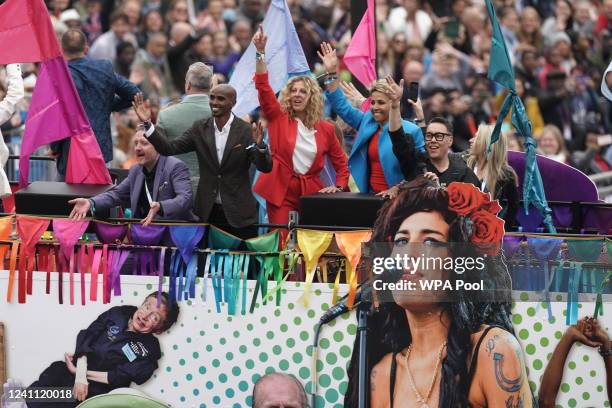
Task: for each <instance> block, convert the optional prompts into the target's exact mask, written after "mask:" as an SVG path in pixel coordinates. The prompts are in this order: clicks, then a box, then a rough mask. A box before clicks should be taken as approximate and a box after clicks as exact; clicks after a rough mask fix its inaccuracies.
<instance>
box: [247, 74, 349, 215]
mask: <svg viewBox="0 0 612 408" xmlns="http://www.w3.org/2000/svg"><path fill="white" fill-rule="evenodd" d="M254 81H255V88H257V92H258V96H259V104H260V106H261V109H262V110H263V113H264V116H265V117H266V119H267V120H268V141H269V144H270V150H271V153H272V171H271V172H269V173H261V174H260V175H259V178H258V179H257V183H255V187H254V188H253V191H255V192H256V193H257V194H259V195H260V196H262V197H263V198H264V199H265V200H266V201H268V202H270V203H271V204H273V205H275V206H277V207H279V206H280V205H281V204H282V203H283V200H284V198H285V196H286V195H287V188H288V186H289V182H290V181H291V177H293V176H297V177H299V178H300V184H301V186H302V195H308V194H313V193H316V192H317V191H319V190H320V189H322V188H323V183H322V182H321V177H320V173H321V170H323V167H324V166H325V156H326V155H327V156H329V158H330V160H331V163H332V165H333V166H334V169H335V170H336V185H337V186H339V187H342V188H344V189H346V187H347V185H348V180H349V170H348V160H347V158H346V154H344V151H343V150H342V147H341V146H340V143H339V142H338V139H337V138H336V134H335V132H334V125H332V124H331V123H329V122H326V121H323V120H320V121H318V122H317V123H316V125H315V129H316V131H317V133H316V135H315V139H316V142H317V155H316V156H315V159H314V161H313V163H312V165H311V166H310V169H309V170H308V172H307V173H306V174H304V175H300V174H297V173H295V171H294V170H293V150H294V149H295V142H296V139H297V121H296V120H295V119H292V118H291V117H290V116H289V114H288V113H287V112H283V111H281V108H280V104H279V102H278V100H277V99H276V96H275V95H274V91H273V90H272V88H271V87H270V83H269V82H268V74H267V73H264V74H255V77H254Z"/></svg>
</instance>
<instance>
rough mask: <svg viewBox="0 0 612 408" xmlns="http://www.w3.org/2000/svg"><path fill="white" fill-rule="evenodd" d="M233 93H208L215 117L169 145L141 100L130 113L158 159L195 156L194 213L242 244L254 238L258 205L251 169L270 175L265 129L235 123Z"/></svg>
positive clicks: (227, 88)
mask: <svg viewBox="0 0 612 408" xmlns="http://www.w3.org/2000/svg"><path fill="white" fill-rule="evenodd" d="M235 104H236V90H235V89H234V88H232V87H231V86H229V85H218V86H216V87H214V88H213V89H212V91H211V92H210V106H211V108H212V114H213V117H212V118H209V119H202V120H199V121H197V122H195V123H194V124H193V126H191V127H190V128H189V129H187V131H186V132H185V133H184V134H183V135H182V136H181V137H179V138H178V139H174V140H168V139H167V138H166V137H165V136H164V131H163V130H160V129H159V128H158V127H155V126H153V125H152V124H151V123H150V118H151V109H150V108H149V107H148V106H147V104H145V103H144V101H143V99H142V95H141V94H138V95H136V97H135V98H134V110H135V111H136V115H138V117H139V119H140V120H141V121H142V122H144V125H145V128H146V129H147V131H146V133H145V135H146V136H147V137H148V138H149V141H150V142H151V143H152V144H153V146H155V148H156V149H157V150H158V151H159V152H160V153H162V154H166V155H174V154H180V153H185V152H192V151H195V152H196V154H197V156H198V161H199V164H200V182H199V184H198V191H197V194H196V203H195V212H196V214H197V215H198V216H199V217H200V218H201V220H202V221H204V222H210V223H211V224H214V225H218V226H219V227H220V228H221V229H223V230H225V231H227V232H229V233H231V234H233V235H236V236H237V237H239V238H242V239H248V238H252V237H255V236H257V228H256V227H254V226H253V224H255V223H256V222H257V203H256V201H255V198H254V197H253V193H252V191H251V179H250V177H249V168H250V167H251V164H254V165H255V167H257V169H258V170H259V171H261V172H263V173H268V172H270V171H271V170H272V158H271V156H270V151H269V149H268V146H267V145H266V144H264V143H263V142H262V139H263V129H261V127H253V128H252V127H251V126H250V125H249V124H248V123H247V122H245V121H243V120H242V119H240V118H238V117H235V116H234V114H233V113H232V107H233V106H234V105H235Z"/></svg>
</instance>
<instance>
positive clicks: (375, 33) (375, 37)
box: [364, 0, 391, 79]
mask: <svg viewBox="0 0 612 408" xmlns="http://www.w3.org/2000/svg"><path fill="white" fill-rule="evenodd" d="M364 1H365V2H366V4H367V1H368V0H364ZM372 7H373V10H372V13H373V14H374V49H375V50H376V53H375V55H376V58H375V59H374V69H375V70H376V78H377V79H378V19H377V17H376V0H375V1H373V2H372ZM387 74H389V75H390V74H391V73H390V72H387Z"/></svg>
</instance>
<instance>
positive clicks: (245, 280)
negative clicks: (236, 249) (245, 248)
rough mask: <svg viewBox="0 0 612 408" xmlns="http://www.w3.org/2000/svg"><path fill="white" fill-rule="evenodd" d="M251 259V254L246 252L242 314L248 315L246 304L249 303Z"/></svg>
mask: <svg viewBox="0 0 612 408" xmlns="http://www.w3.org/2000/svg"><path fill="white" fill-rule="evenodd" d="M250 261H251V255H248V254H246V255H245V256H244V267H243V268H242V270H243V271H244V273H243V274H242V311H241V314H242V315H243V316H244V315H246V305H247V275H248V272H249V263H250Z"/></svg>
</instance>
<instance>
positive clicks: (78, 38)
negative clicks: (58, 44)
mask: <svg viewBox="0 0 612 408" xmlns="http://www.w3.org/2000/svg"><path fill="white" fill-rule="evenodd" d="M85 47H87V38H86V37H85V34H84V33H83V32H82V31H81V30H77V29H75V28H71V29H70V30H68V31H66V32H65V33H64V35H62V49H63V50H64V54H68V55H78V54H82V53H84V52H85Z"/></svg>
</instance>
